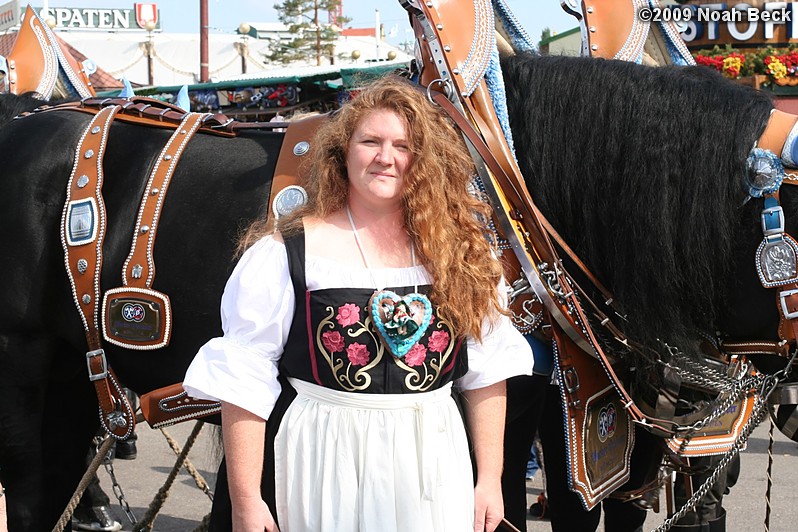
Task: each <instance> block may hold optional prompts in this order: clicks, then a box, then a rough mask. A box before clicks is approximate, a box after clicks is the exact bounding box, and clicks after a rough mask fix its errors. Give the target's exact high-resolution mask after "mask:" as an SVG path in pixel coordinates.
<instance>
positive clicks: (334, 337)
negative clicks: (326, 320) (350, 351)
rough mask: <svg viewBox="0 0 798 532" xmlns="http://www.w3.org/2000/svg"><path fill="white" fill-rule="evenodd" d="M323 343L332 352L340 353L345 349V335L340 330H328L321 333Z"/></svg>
mask: <svg viewBox="0 0 798 532" xmlns="http://www.w3.org/2000/svg"><path fill="white" fill-rule="evenodd" d="M321 343H322V344H324V347H326V348H327V350H328V351H330V352H331V353H340V352H341V351H343V350H344V337H343V336H341V333H339V332H338V331H327V332H326V333H323V334H322V335H321Z"/></svg>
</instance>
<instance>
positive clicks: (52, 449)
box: [0, 96, 282, 531]
mask: <svg viewBox="0 0 798 532" xmlns="http://www.w3.org/2000/svg"><path fill="white" fill-rule="evenodd" d="M3 98H4V99H6V100H5V101H7V99H10V98H12V96H4V97H3ZM89 118H90V117H89V116H88V115H86V114H83V113H80V112H68V111H61V112H47V113H40V114H36V115H33V116H29V117H26V118H24V119H18V120H15V121H13V122H11V123H9V124H6V125H5V126H3V127H2V128H1V129H0V151H2V153H3V164H2V168H0V175H1V176H2V177H0V181H2V183H3V188H4V193H3V194H2V195H0V196H1V198H0V225H2V227H3V229H2V231H0V247H2V249H3V256H4V258H5V262H6V268H5V274H4V275H3V276H2V279H0V293H2V294H3V301H4V303H3V309H2V311H0V323H2V324H1V325H0V381H1V382H0V469H1V470H2V480H3V485H4V486H5V487H6V489H7V491H8V493H9V501H10V504H9V519H10V523H11V530H32V531H33V530H46V529H49V528H51V527H52V526H53V524H54V523H55V522H56V521H57V518H58V514H59V513H60V511H61V510H63V507H64V506H65V502H66V500H67V499H68V496H69V495H70V493H71V491H73V490H74V488H75V485H76V484H75V482H76V480H77V479H79V476H80V474H81V471H80V470H81V469H83V468H84V465H83V464H84V457H85V453H86V449H87V445H88V444H89V441H90V438H91V435H92V434H93V433H94V432H95V431H96V430H97V424H98V418H97V406H96V398H95V397H94V391H93V389H92V388H91V386H90V383H89V381H88V379H87V373H86V363H85V351H86V338H85V336H84V332H83V326H82V323H81V321H80V319H79V317H78V313H77V310H76V308H75V304H74V302H73V300H72V295H71V293H70V287H69V284H68V281H67V277H66V273H65V269H64V259H63V256H64V253H63V249H62V247H61V242H60V231H59V226H60V217H61V212H62V209H63V203H64V200H65V197H66V183H67V178H68V177H69V174H70V172H71V169H72V160H73V156H74V149H75V144H76V141H77V139H78V137H79V135H80V134H81V132H82V130H83V128H84V127H85V125H86V124H87V123H88V120H89ZM169 134H170V131H166V130H159V129H154V128H146V127H141V126H134V125H129V124H115V125H113V126H112V130H111V133H110V135H109V142H108V148H107V153H106V156H105V169H106V176H105V181H104V186H103V195H104V198H105V201H106V207H107V212H108V232H107V236H106V240H105V245H104V251H105V259H104V260H105V264H104V268H103V275H102V279H101V283H102V286H103V288H110V287H116V286H121V284H122V281H121V279H122V278H121V271H122V263H123V261H124V259H125V258H126V256H127V253H128V252H129V249H130V242H131V237H132V231H133V228H134V219H135V216H136V213H137V211H138V204H139V203H140V201H141V194H142V191H143V188H144V186H145V184H146V176H147V175H148V173H149V169H150V167H151V166H152V164H153V159H154V157H155V156H156V155H157V153H158V152H159V151H160V149H161V148H162V147H163V145H164V143H165V142H166V140H167V139H168V137H169ZM281 142H282V135H281V134H277V133H267V132H251V133H247V134H246V135H242V136H239V137H236V138H232V139H231V138H222V137H218V136H215V135H208V134H198V135H197V136H196V137H195V138H194V139H193V140H192V141H191V143H190V144H189V146H188V148H187V151H186V153H185V154H184V159H183V162H182V163H181V164H180V165H179V166H178V168H177V171H176V174H175V175H174V177H173V179H172V182H171V185H170V189H169V192H168V195H167V197H166V202H165V208H164V212H163V215H162V218H161V223H160V230H159V231H158V236H157V241H156V248H155V264H156V268H157V274H156V277H155V281H154V284H153V288H155V289H159V288H160V290H162V291H163V292H165V293H167V294H168V295H169V296H170V297H171V300H172V308H173V313H174V314H173V315H174V332H173V334H172V338H171V343H170V345H169V346H168V347H166V348H163V349H159V350H155V351H129V350H124V349H121V348H117V347H115V346H113V345H110V344H107V345H105V346H104V347H105V349H106V353H107V355H108V359H109V362H110V364H111V366H112V367H113V368H114V370H115V371H116V372H117V374H118V375H119V377H120V380H121V381H122V383H123V384H124V385H125V386H127V387H129V388H131V389H133V390H134V391H136V392H138V393H145V392H147V391H150V390H152V389H154V388H158V387H162V386H166V385H169V384H174V383H176V382H180V381H182V379H183V375H184V373H185V369H186V367H187V366H188V364H189V362H190V361H191V359H192V357H193V355H194V354H195V353H196V351H197V349H198V348H199V346H201V345H202V344H203V343H204V342H205V341H206V340H207V339H209V338H211V337H212V336H215V335H218V334H219V333H220V330H221V327H220V321H219V310H218V309H219V301H220V296H221V293H222V290H223V287H224V283H225V281H226V278H227V276H228V274H229V272H230V270H231V268H232V266H233V264H234V260H233V255H234V248H235V244H236V239H237V236H238V234H239V232H240V231H241V230H242V229H243V228H244V227H246V225H247V224H248V222H249V221H251V220H252V219H254V218H256V217H257V216H259V215H261V214H263V213H264V211H265V206H266V205H267V202H268V197H269V191H270V186H271V178H272V175H273V172H274V164H275V160H276V155H277V153H278V152H279V148H280V145H281ZM92 405H93V406H92ZM59 507H60V509H59Z"/></svg>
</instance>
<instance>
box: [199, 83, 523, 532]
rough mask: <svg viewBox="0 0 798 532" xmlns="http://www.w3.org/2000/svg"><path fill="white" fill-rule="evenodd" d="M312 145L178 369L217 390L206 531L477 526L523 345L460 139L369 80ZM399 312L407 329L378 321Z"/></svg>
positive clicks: (426, 106) (493, 487)
mask: <svg viewBox="0 0 798 532" xmlns="http://www.w3.org/2000/svg"><path fill="white" fill-rule="evenodd" d="M312 150H313V151H312V152H311V159H310V164H311V168H310V174H309V175H310V176H311V178H310V183H309V191H308V192H309V196H310V201H309V203H308V204H307V205H306V206H305V207H302V208H300V209H298V210H297V211H295V212H294V213H292V214H291V215H290V216H287V217H285V218H281V219H280V220H279V222H278V224H277V226H278V227H277V229H278V232H274V233H273V234H270V233H269V231H267V230H266V229H265V228H262V227H253V228H252V229H251V230H250V232H249V234H248V235H247V237H245V239H244V244H243V245H244V246H245V247H247V246H249V249H248V250H247V251H246V252H245V253H244V255H243V256H242V258H241V260H240V262H239V264H238V265H237V267H236V269H235V271H234V272H233V274H232V276H231V277H230V280H229V281H228V284H227V287H226V289H225V293H224V296H223V299H222V319H223V328H224V331H225V335H224V337H223V338H216V339H214V340H211V341H210V342H209V343H208V344H206V345H205V346H203V348H202V349H201V350H200V352H199V353H198V355H197V357H196V359H195V360H194V362H193V363H192V365H191V367H190V368H189V371H188V374H187V376H186V379H185V382H184V386H185V388H186V390H188V392H189V393H190V394H191V395H193V396H195V397H206V398H214V399H218V400H221V401H222V405H223V406H222V428H223V435H224V447H225V462H226V465H225V464H223V466H222V467H221V469H220V472H219V475H220V476H219V478H220V480H219V481H217V491H216V497H215V499H214V510H213V515H212V519H211V521H212V524H211V529H212V530H213V529H217V530H225V529H229V528H231V527H232V529H233V530H236V531H245V530H246V531H249V530H258V531H261V530H264V528H265V529H266V530H277V527H276V524H275V520H277V521H278V522H279V526H280V528H281V529H282V530H283V532H285V531H289V532H290V531H296V530H299V531H304V530H347V531H357V530H380V531H386V530H397V531H399V530H414V531H416V530H435V531H438V530H456V531H465V530H480V531H481V530H494V529H495V528H496V527H497V525H498V524H499V522H500V521H501V518H502V513H503V509H502V497H501V485H500V477H501V464H502V433H503V423H504V409H505V385H504V380H505V379H506V378H507V377H509V376H512V375H516V374H530V373H531V370H532V353H531V351H530V349H529V346H528V344H527V343H526V342H525V341H524V339H523V338H522V337H521V336H520V335H519V334H518V333H517V332H516V331H515V329H513V327H512V325H511V324H510V322H509V320H508V318H507V317H506V315H505V313H504V311H503V301H502V296H501V293H502V292H501V290H499V289H497V287H499V285H500V281H501V267H500V264H499V262H498V261H497V260H496V259H495V256H494V254H493V253H492V249H491V245H490V243H489V241H488V240H487V239H486V235H485V232H486V228H485V226H484V220H486V219H487V217H488V215H489V212H490V211H489V207H488V206H487V205H486V204H484V203H483V202H482V201H480V200H479V199H477V198H476V197H474V196H472V195H471V194H470V193H469V192H468V190H469V186H470V184H471V176H472V175H473V171H474V167H473V163H472V161H471V159H470V157H469V155H468V152H467V150H466V148H465V146H464V145H463V142H462V139H461V137H460V135H459V133H458V132H457V131H456V130H455V129H454V128H453V126H452V125H451V124H450V123H449V122H448V120H447V119H445V118H444V117H443V116H442V114H441V113H440V112H439V111H438V110H437V109H436V108H435V107H434V106H433V105H432V104H430V103H429V101H428V100H427V99H426V97H425V95H424V94H423V93H422V92H420V91H418V90H417V89H416V88H414V87H413V86H412V85H411V84H410V83H409V82H407V81H405V80H402V79H400V78H386V79H382V80H379V81H377V82H375V83H374V84H373V85H372V86H370V87H368V88H367V89H365V90H364V91H362V92H361V93H360V94H358V95H357V96H356V97H355V98H354V99H353V100H352V101H351V102H350V103H348V104H346V105H344V106H343V107H342V108H341V110H340V111H339V112H338V113H337V114H336V115H335V116H334V117H333V118H331V120H330V121H329V122H328V123H326V124H325V125H324V126H322V128H321V129H320V130H319V132H318V133H317V136H316V138H315V140H314V143H313V146H312ZM253 242H254V243H253ZM402 313H409V314H410V316H411V318H412V320H413V321H414V322H415V325H414V327H391V325H390V324H391V321H392V318H393V317H394V315H400V314H402ZM401 319H402V320H404V317H402V318H401ZM416 326H417V327H416ZM411 330H412V331H414V332H412V333H408V331H411ZM453 382H454V384H455V388H457V389H458V390H462V396H463V403H464V410H465V413H466V420H467V422H468V425H469V427H470V428H471V431H470V435H471V439H472V442H473V447H474V454H475V461H476V468H477V481H476V487H474V482H473V476H472V469H471V462H470V457H469V450H468V445H467V440H466V434H465V430H464V425H463V422H462V419H461V416H460V414H459V411H458V408H457V405H456V403H455V402H454V400H453V399H452V383H453ZM266 420H268V421H266ZM264 431H265V439H266V444H265V446H264ZM264 454H265V456H266V459H265V461H264Z"/></svg>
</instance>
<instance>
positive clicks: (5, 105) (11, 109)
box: [0, 92, 47, 126]
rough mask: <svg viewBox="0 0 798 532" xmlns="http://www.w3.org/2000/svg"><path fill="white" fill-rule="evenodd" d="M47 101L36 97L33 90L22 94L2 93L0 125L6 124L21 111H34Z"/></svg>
mask: <svg viewBox="0 0 798 532" xmlns="http://www.w3.org/2000/svg"><path fill="white" fill-rule="evenodd" d="M45 103H47V102H44V101H42V100H41V99H38V98H36V97H35V96H34V93H32V92H28V93H25V94H21V95H16V94H10V93H9V94H0V126H4V125H6V124H7V123H8V122H10V121H11V119H13V118H14V117H15V116H17V115H19V114H20V113H24V112H26V111H33V110H34V109H36V108H37V107H40V106H42V105H44V104H45Z"/></svg>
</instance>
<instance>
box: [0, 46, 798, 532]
mask: <svg viewBox="0 0 798 532" xmlns="http://www.w3.org/2000/svg"><path fill="white" fill-rule="evenodd" d="M504 69H505V78H506V83H507V86H508V104H509V108H510V111H511V116H510V123H511V125H512V127H513V132H514V137H515V139H514V141H515V148H516V151H517V153H518V156H519V162H520V165H521V168H522V169H523V171H524V174H525V176H526V179H527V185H528V188H529V190H530V192H531V195H532V197H533V198H534V199H535V200H536V202H537V203H538V204H539V206H540V207H541V209H542V211H543V212H544V213H545V214H546V216H547V217H549V218H550V219H551V220H552V222H553V223H554V224H555V226H556V227H557V228H558V229H559V230H560V231H561V233H562V234H563V235H564V236H565V237H566V239H567V240H568V241H569V242H570V243H571V245H572V246H573V247H574V249H575V250H576V251H577V253H579V254H580V256H582V257H583V258H584V259H585V261H586V262H587V263H588V265H589V266H590V267H591V268H592V269H593V270H594V271H595V273H596V274H597V275H598V276H599V277H600V278H601V279H602V280H603V281H604V282H605V284H606V285H607V286H608V287H609V289H610V290H612V291H613V292H614V293H615V294H616V296H617V297H618V299H619V301H620V303H621V304H622V306H623V308H624V310H626V311H628V312H629V319H630V325H629V326H628V332H629V333H630V334H633V335H635V336H636V337H637V338H638V339H640V340H651V339H652V338H663V339H667V340H671V341H674V342H679V343H680V344H681V345H687V344H690V343H691V342H694V341H695V340H697V339H698V338H699V335H698V333H699V332H710V333H712V332H714V331H715V330H725V332H726V333H727V334H729V335H731V334H735V335H738V336H740V337H741V338H746V334H750V335H752V336H751V339H766V338H770V337H773V338H775V328H776V325H777V321H778V320H777V315H776V313H775V311H774V308H775V295H774V294H773V291H772V290H764V289H762V288H761V287H759V284H758V280H757V279H756V274H755V272H754V271H753V250H754V249H755V246H756V244H758V242H759V240H760V239H761V232H760V231H759V230H758V219H757V213H758V209H760V208H761V202H760V201H751V202H749V203H748V204H747V205H746V206H745V207H741V205H742V204H743V200H744V199H745V195H746V193H745V187H744V184H743V182H742V173H743V170H744V164H745V157H746V156H747V154H748V151H749V150H750V148H751V146H752V145H753V142H754V141H755V140H756V139H757V138H758V137H759V135H760V134H761V133H762V131H763V129H764V128H765V125H766V123H767V119H768V112H769V111H770V109H771V104H770V102H769V101H768V100H767V98H765V97H762V96H760V95H757V93H755V92H754V91H752V90H749V89H745V88H742V87H739V86H735V85H732V84H731V83H730V82H727V81H725V80H722V79H721V78H720V77H719V76H716V75H714V74H713V73H711V72H704V71H698V70H693V69H684V70H681V71H676V70H666V71H662V73H655V71H654V70H652V69H648V68H646V67H640V66H636V65H631V64H625V63H618V62H606V61H596V60H593V61H591V60H580V59H568V58H560V59H545V58H541V59H528V58H519V59H511V60H509V61H508V62H506V63H505V65H504ZM0 104H2V101H0ZM87 121H88V117H87V116H85V115H83V114H80V113H75V112H47V113H40V114H35V115H33V116H30V117H26V118H23V119H19V120H16V121H13V122H12V123H10V124H7V125H5V126H4V127H2V128H1V129H0V153H2V154H3V165H2V167H0V183H2V185H0V186H2V187H3V190H4V191H3V193H2V194H0V228H1V229H0V246H1V247H2V249H3V250H4V256H5V257H6V260H5V268H4V272H3V273H4V275H2V277H1V278H0V294H2V297H3V301H2V305H0V474H2V481H3V484H4V486H6V487H7V489H8V496H9V511H10V519H11V523H12V530H15V531H23V530H44V529H47V528H48V527H50V526H52V524H53V523H54V522H55V521H56V519H57V516H58V513H59V512H60V511H61V509H62V508H63V506H64V505H65V503H66V500H67V498H68V496H69V494H70V493H71V490H72V489H74V487H75V484H76V483H77V480H78V478H79V475H80V473H81V471H80V469H82V464H83V456H84V454H85V450H86V445H88V441H89V439H90V437H91V435H92V434H93V433H94V431H95V430H96V427H97V414H96V410H97V407H96V399H95V398H94V397H93V391H92V389H91V387H90V385H89V382H88V379H87V376H86V364H85V355H84V353H85V351H86V341H85V338H84V335H83V327H82V324H81V322H80V320H79V318H78V314H77V311H76V309H75V304H74V302H73V299H72V295H71V293H70V287H69V284H68V282H67V276H66V274H65V271H64V262H63V250H62V247H61V243H60V235H59V225H60V218H61V213H62V209H63V203H64V200H65V189H66V180H67V177H68V176H69V173H70V171H71V168H72V160H73V156H74V149H75V144H76V142H77V138H78V136H79V134H80V132H81V131H82V128H83V127H84V126H85V124H86V123H87ZM167 135H168V133H167V132H164V131H162V130H154V129H147V128H142V127H139V126H133V125H114V126H113V127H112V129H111V134H110V141H109V144H108V152H107V154H106V156H105V161H106V163H105V168H106V178H105V185H104V196H105V200H106V204H107V205H106V206H107V211H108V213H109V218H108V235H107V237H106V241H105V246H104V247H105V264H104V268H103V276H102V288H103V289H104V290H105V289H108V288H114V287H117V286H120V285H121V267H122V262H123V260H124V259H125V257H126V256H127V253H128V251H129V247H130V239H131V234H132V230H133V229H132V228H133V227H134V217H135V215H136V212H137V209H138V204H139V200H140V196H141V193H142V189H143V187H144V182H145V177H144V176H146V175H147V174H148V172H149V168H150V167H151V165H152V162H153V157H154V156H155V154H156V152H157V151H158V150H159V149H160V148H161V147H162V145H163V144H164V142H165V141H166V139H167ZM280 143H281V136H280V135H277V134H269V133H250V134H248V135H246V136H245V137H243V138H241V137H239V138H236V139H225V138H219V137H214V136H210V135H198V137H197V138H195V139H194V140H193V141H192V143H191V144H190V145H189V147H188V150H187V152H186V153H185V155H184V156H183V159H182V162H181V164H180V165H179V166H178V169H177V172H176V175H175V176H174V178H173V180H172V184H171V187H170V190H169V193H168V196H167V199H166V205H165V209H164V213H163V217H162V219H161V222H160V230H159V235H158V240H157V243H156V247H155V261H156V265H157V275H156V278H155V282H154V285H153V288H155V289H158V290H160V291H162V292H165V293H167V294H168V295H169V297H170V298H171V300H172V304H173V310H174V332H173V336H172V340H171V344H170V345H169V346H168V347H167V348H164V349H160V350H156V351H136V352H133V351H126V350H123V349H119V348H115V347H113V346H111V345H107V346H106V349H107V352H108V356H109V360H110V363H111V365H112V366H113V368H114V369H115V371H116V372H117V374H118V375H119V378H120V381H121V382H122V383H123V384H124V385H125V386H127V387H130V388H132V389H133V390H134V391H136V392H139V393H142V392H146V391H149V390H151V389H153V388H156V387H160V386H164V385H168V384H172V383H175V382H178V381H181V380H182V378H183V373H184V370H185V368H186V367H187V365H188V363H189V361H190V360H191V358H192V357H193V355H194V353H195V352H196V351H197V348H198V347H199V346H200V345H201V344H202V343H203V342H204V341H206V340H207V339H208V338H210V337H212V336H214V335H217V334H218V333H219V331H220V326H219V316H218V308H219V299H220V296H221V293H222V290H223V286H224V282H225V279H226V277H227V275H228V273H229V271H230V269H231V267H232V264H233V259H232V257H233V249H234V243H235V239H236V235H237V234H238V232H239V230H240V229H241V228H242V227H244V226H245V225H246V223H247V222H248V221H249V220H252V219H253V218H255V217H257V216H258V215H260V214H262V213H263V211H264V209H265V206H266V199H267V197H268V192H269V188H270V181H271V176H272V173H273V170H274V162H275V155H276V154H277V152H278V149H279V146H280ZM785 211H786V218H787V221H788V223H790V222H794V221H795V220H796V219H798V209H796V208H795V205H792V204H789V203H788V204H787V205H786V207H785ZM264 274H268V272H264ZM749 294H753V295H749ZM752 298H754V299H752ZM750 307H756V308H750ZM741 316H745V317H744V318H743V319H739V318H738V317H741ZM732 318H734V319H736V320H737V325H736V326H728V324H729V323H732V322H733V321H732ZM724 320H725V324H724ZM55 439H57V440H58V443H57V445H55V447H57V448H58V453H57V454H56V453H55V452H49V453H46V452H45V450H46V449H48V447H46V444H48V443H50V444H52V443H53V442H52V441H49V442H48V440H55ZM49 449H52V447H49Z"/></svg>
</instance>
